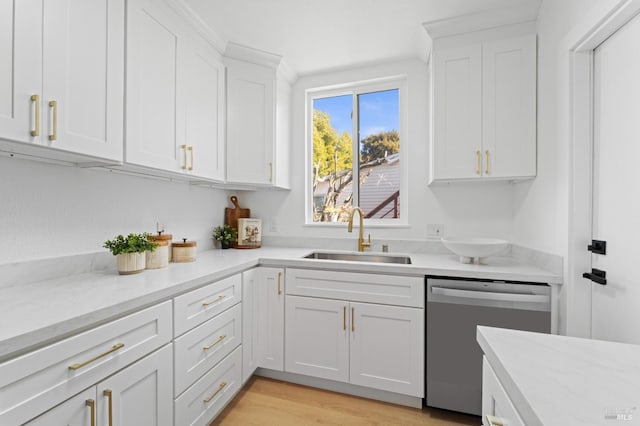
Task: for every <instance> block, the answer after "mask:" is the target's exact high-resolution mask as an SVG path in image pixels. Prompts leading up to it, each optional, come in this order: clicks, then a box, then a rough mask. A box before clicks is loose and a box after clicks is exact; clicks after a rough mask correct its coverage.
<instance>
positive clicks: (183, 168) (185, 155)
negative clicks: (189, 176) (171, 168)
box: [180, 145, 187, 170]
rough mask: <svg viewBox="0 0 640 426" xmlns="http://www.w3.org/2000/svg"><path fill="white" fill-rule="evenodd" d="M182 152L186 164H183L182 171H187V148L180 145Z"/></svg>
mask: <svg viewBox="0 0 640 426" xmlns="http://www.w3.org/2000/svg"><path fill="white" fill-rule="evenodd" d="M180 148H181V149H182V152H183V153H184V162H183V163H182V170H187V146H186V145H180Z"/></svg>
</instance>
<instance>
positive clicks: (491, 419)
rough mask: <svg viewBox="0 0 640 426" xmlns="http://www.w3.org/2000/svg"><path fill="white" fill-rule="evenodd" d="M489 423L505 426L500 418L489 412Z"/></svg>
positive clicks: (494, 425) (492, 425)
mask: <svg viewBox="0 0 640 426" xmlns="http://www.w3.org/2000/svg"><path fill="white" fill-rule="evenodd" d="M487 425H488V426H503V425H504V423H502V420H500V419H499V418H497V417H494V416H490V415H489V414H487Z"/></svg>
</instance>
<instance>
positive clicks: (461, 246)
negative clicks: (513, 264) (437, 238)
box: [442, 238, 509, 263]
mask: <svg viewBox="0 0 640 426" xmlns="http://www.w3.org/2000/svg"><path fill="white" fill-rule="evenodd" d="M508 243H509V242H508V241H505V240H499V239H497V238H443V239H442V244H444V246H445V247H446V248H448V249H449V250H451V251H452V252H454V253H455V254H457V255H458V256H460V261H461V262H462V263H473V262H476V263H482V260H483V259H484V258H485V257H489V256H493V255H496V254H498V253H500V252H501V251H503V250H504V249H505V247H507V244H508Z"/></svg>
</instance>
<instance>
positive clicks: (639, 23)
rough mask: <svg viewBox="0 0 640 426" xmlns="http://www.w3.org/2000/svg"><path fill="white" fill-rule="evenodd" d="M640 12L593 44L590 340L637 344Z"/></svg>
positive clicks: (639, 301)
mask: <svg viewBox="0 0 640 426" xmlns="http://www.w3.org/2000/svg"><path fill="white" fill-rule="evenodd" d="M638 40H640V17H636V18H634V19H633V20H632V21H630V22H629V23H627V24H626V25H625V26H623V27H622V28H621V29H619V30H618V31H617V32H616V33H615V34H613V35H612V36H611V37H610V38H608V39H607V40H606V41H605V42H604V43H602V44H601V45H600V46H599V47H598V48H596V49H595V58H594V61H595V66H594V77H595V82H594V83H595V85H594V91H595V93H594V105H595V111H594V150H593V154H594V155H593V158H594V161H593V233H592V235H593V239H597V240H605V241H606V242H607V247H606V255H599V254H593V255H592V267H593V268H596V269H598V270H602V271H606V285H599V284H596V283H593V284H591V285H592V313H591V314H592V330H591V334H592V337H593V338H595V339H604V340H613V341H621V342H628V343H636V344H638V343H640V314H639V313H638V312H640V285H639V282H638V278H637V271H636V270H635V266H636V262H637V261H638V258H639V256H640V248H639V247H638V245H637V243H636V240H637V237H638V236H639V235H640V196H639V194H638V184H639V182H640V167H638V161H639V159H640V143H639V142H640V126H639V125H638V124H639V123H640V120H639V115H638V111H640V77H639V76H640V50H639V49H638Z"/></svg>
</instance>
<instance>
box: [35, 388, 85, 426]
mask: <svg viewBox="0 0 640 426" xmlns="http://www.w3.org/2000/svg"><path fill="white" fill-rule="evenodd" d="M96 404H97V402H96V387H95V386H92V387H90V388H89V389H87V390H85V391H84V392H81V393H79V394H78V395H76V396H74V397H73V398H71V399H69V400H67V401H65V402H63V403H62V404H60V405H57V406H55V407H54V408H52V409H51V410H49V411H47V412H46V413H44V414H43V415H41V416H38V417H36V418H35V419H33V420H31V421H30V422H27V423H26V424H25V426H51V425H67V426H87V425H92V424H95V415H96V409H97V405H96ZM91 416H93V417H94V420H93V421H92V419H91Z"/></svg>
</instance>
